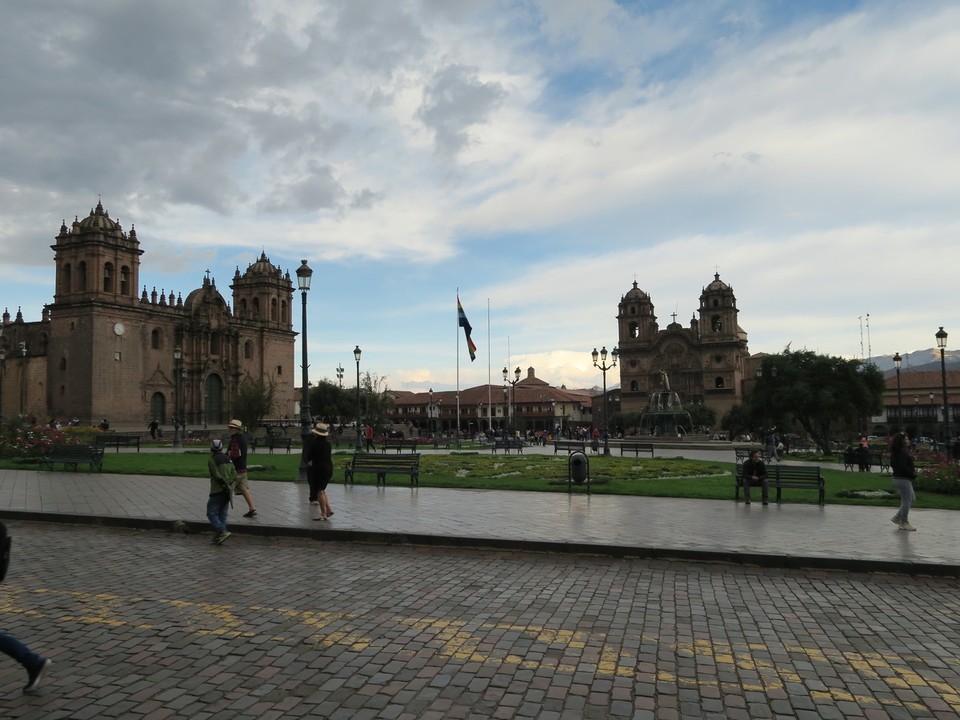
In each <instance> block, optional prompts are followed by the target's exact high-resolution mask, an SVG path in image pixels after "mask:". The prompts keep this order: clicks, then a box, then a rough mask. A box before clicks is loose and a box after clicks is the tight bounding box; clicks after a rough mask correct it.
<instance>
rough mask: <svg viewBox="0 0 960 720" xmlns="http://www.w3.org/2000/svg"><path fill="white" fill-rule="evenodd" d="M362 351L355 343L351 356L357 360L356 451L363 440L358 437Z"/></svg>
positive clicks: (359, 448) (361, 446)
mask: <svg viewBox="0 0 960 720" xmlns="http://www.w3.org/2000/svg"><path fill="white" fill-rule="evenodd" d="M361 352H363V351H362V350H361V349H360V346H359V345H357V346H356V347H355V348H354V349H353V357H354V359H355V360H356V361H357V452H363V441H362V440H361V439H360V353H361Z"/></svg>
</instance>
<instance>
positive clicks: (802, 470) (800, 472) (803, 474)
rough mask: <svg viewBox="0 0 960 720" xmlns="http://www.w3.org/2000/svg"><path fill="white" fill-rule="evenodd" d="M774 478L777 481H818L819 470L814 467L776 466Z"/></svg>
mask: <svg viewBox="0 0 960 720" xmlns="http://www.w3.org/2000/svg"><path fill="white" fill-rule="evenodd" d="M774 477H776V478H777V480H820V481H821V482H822V481H823V476H822V475H821V474H820V468H819V467H818V466H816V465H809V466H808V465H800V466H798V465H778V466H777V468H776V473H775V475H774Z"/></svg>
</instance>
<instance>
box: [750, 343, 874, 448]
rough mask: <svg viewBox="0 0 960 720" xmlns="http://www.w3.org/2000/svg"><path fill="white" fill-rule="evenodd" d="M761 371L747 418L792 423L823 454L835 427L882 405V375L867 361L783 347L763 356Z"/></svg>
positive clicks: (852, 420) (773, 422)
mask: <svg viewBox="0 0 960 720" xmlns="http://www.w3.org/2000/svg"><path fill="white" fill-rule="evenodd" d="M762 371H763V372H762V376H761V377H759V378H758V380H757V384H756V387H755V389H754V392H753V394H752V395H751V396H750V401H749V404H750V406H751V408H750V414H751V415H752V416H753V417H754V418H757V417H762V418H764V422H765V423H766V424H769V425H776V424H778V422H779V420H780V419H781V418H786V417H789V418H793V419H795V420H796V421H797V423H799V424H800V426H802V427H803V429H804V430H805V431H806V432H807V433H808V434H809V435H810V437H811V438H812V439H813V441H814V443H816V446H817V447H818V448H819V449H820V451H821V452H823V453H825V454H828V453H829V452H830V441H831V440H832V439H833V434H834V432H835V431H836V430H837V429H838V428H839V427H841V426H842V425H844V424H847V425H851V426H856V425H857V424H858V422H859V419H860V418H863V417H867V416H869V415H875V414H877V413H878V412H879V411H880V409H881V407H882V398H883V374H882V373H881V372H880V371H879V370H878V369H877V367H876V366H875V365H873V364H872V363H864V362H861V361H860V360H846V359H844V358H839V357H831V356H828V355H818V354H817V353H814V352H812V351H809V350H801V351H795V352H794V351H791V350H789V349H787V350H785V351H784V352H783V353H781V354H779V355H771V356H769V357H767V358H765V359H764V360H763V364H762ZM781 429H783V428H781Z"/></svg>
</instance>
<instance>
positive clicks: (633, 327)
mask: <svg viewBox="0 0 960 720" xmlns="http://www.w3.org/2000/svg"><path fill="white" fill-rule="evenodd" d="M630 337H632V338H638V337H640V326H639V325H637V323H635V322H633V323H630Z"/></svg>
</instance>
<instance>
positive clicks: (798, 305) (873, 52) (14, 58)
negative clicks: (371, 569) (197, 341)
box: [0, 0, 960, 390]
mask: <svg viewBox="0 0 960 720" xmlns="http://www.w3.org/2000/svg"><path fill="white" fill-rule="evenodd" d="M4 31H5V32H4V42H3V43H2V44H0V63H2V66H3V68H4V71H3V73H2V74H0V280H2V286H0V288H2V289H0V305H2V306H5V307H8V308H9V309H10V312H11V313H15V312H16V309H17V308H18V307H22V309H23V313H24V315H25V317H26V319H27V320H38V319H39V317H40V312H41V308H42V307H43V305H44V304H45V303H49V302H51V301H52V299H53V283H54V277H53V261H52V258H53V254H52V251H51V249H50V245H51V244H52V243H53V241H54V237H55V236H56V234H57V233H58V231H59V228H60V223H61V222H62V221H63V220H66V221H67V223H68V224H69V222H70V221H72V220H73V218H74V216H76V215H79V216H80V218H81V219H82V218H83V217H85V216H86V215H87V214H88V213H89V212H90V209H91V208H92V207H93V206H95V205H96V204H97V201H98V198H99V197H101V196H102V199H103V205H104V207H105V208H106V209H107V210H108V211H109V212H110V214H111V216H112V217H114V218H119V220H120V222H121V224H122V225H123V227H124V229H126V230H129V227H130V225H131V224H134V225H135V226H136V229H137V234H138V237H139V239H140V242H141V249H143V250H144V255H143V256H142V262H143V264H142V266H141V271H140V272H141V274H140V280H141V285H145V286H146V287H147V289H148V291H149V290H151V289H152V288H154V287H156V289H157V290H158V291H159V290H161V289H163V290H165V291H167V292H170V291H173V292H175V293H180V294H182V295H183V296H186V294H187V293H188V292H189V291H190V290H191V289H193V288H195V287H198V286H199V285H200V283H201V281H202V278H203V274H204V270H206V269H209V270H210V271H211V274H212V276H213V278H214V279H215V280H216V282H217V286H218V288H219V289H220V290H221V292H222V293H223V294H224V295H225V297H226V298H227V299H228V301H229V300H230V290H229V285H230V282H231V279H232V277H233V273H234V270H235V269H236V268H237V267H239V268H240V269H241V271H242V270H244V269H245V268H246V267H247V265H249V264H250V263H252V262H254V261H255V260H256V259H257V257H258V256H259V255H260V253H261V252H266V254H267V255H268V257H269V258H270V259H271V261H272V262H273V263H274V264H276V265H279V266H280V267H281V268H283V269H284V270H289V271H290V273H291V274H293V273H294V271H295V270H296V268H297V266H298V265H299V264H300V259H301V258H306V259H307V260H308V262H309V263H310V265H311V267H312V268H313V269H314V280H313V288H312V289H311V291H310V293H309V309H310V318H309V321H308V328H307V329H308V341H309V342H308V352H309V357H310V377H311V380H313V381H317V380H320V379H324V378H326V379H334V377H335V373H334V369H335V368H336V366H337V365H338V364H342V365H343V366H344V367H345V368H347V378H348V379H349V378H351V377H352V376H353V374H355V371H356V369H355V365H354V362H353V354H352V350H353V348H354V346H355V345H358V344H359V345H360V347H361V348H362V350H363V357H362V363H361V369H362V370H363V371H367V370H369V371H371V372H373V373H376V374H378V375H379V376H381V377H385V378H386V380H387V384H388V386H390V387H391V388H399V389H410V390H416V389H426V388H428V387H433V388H434V389H449V388H453V387H456V384H457V368H458V363H457V351H458V343H459V360H460V362H459V365H460V369H459V382H460V386H461V387H468V386H471V385H475V384H480V383H484V382H486V381H487V378H488V370H489V371H492V379H493V381H494V382H499V379H500V376H501V372H500V369H501V368H502V367H503V366H504V365H509V366H510V367H516V366H520V367H522V368H526V367H528V366H534V367H535V368H536V371H537V375H538V376H539V377H541V378H543V379H544V380H547V381H548V382H550V383H551V384H555V385H560V384H566V385H567V386H568V387H586V386H594V385H598V384H599V383H600V375H599V372H598V371H597V370H595V369H594V368H593V367H592V363H591V361H590V351H591V350H592V349H593V348H594V347H598V348H599V347H600V346H603V345H606V346H607V348H608V349H609V348H612V347H613V346H614V345H615V344H616V342H617V325H616V320H615V316H616V311H617V303H618V302H619V300H620V298H621V296H622V295H623V294H624V293H625V292H627V291H628V290H629V289H630V288H631V287H632V285H633V283H634V281H636V282H637V284H638V285H639V286H640V287H641V288H642V289H643V290H645V291H647V292H648V293H649V294H650V295H651V298H652V300H653V303H654V305H655V308H656V312H657V315H658V317H659V321H660V326H661V327H665V326H666V325H667V324H668V323H669V322H670V320H671V315H672V314H673V313H674V312H675V313H677V318H678V320H679V321H680V322H682V323H683V324H684V325H686V324H687V323H688V322H689V320H690V318H691V316H692V315H693V314H694V312H695V310H696V308H697V305H698V299H699V296H700V292H701V290H702V288H703V287H704V286H705V285H706V284H708V283H709V282H710V281H711V280H712V279H713V276H714V273H716V272H719V274H720V277H721V279H722V280H724V281H725V282H727V283H729V284H730V285H731V286H732V287H733V289H734V292H735V293H736V296H737V301H738V306H739V308H740V324H741V326H742V327H743V328H744V329H745V330H746V331H747V332H748V333H749V347H750V351H751V352H754V353H756V352H778V351H780V350H782V349H783V348H784V346H786V345H787V344H788V343H790V344H791V347H792V348H793V349H799V348H807V349H810V350H815V351H818V352H822V353H828V354H831V355H842V356H847V357H861V356H869V355H882V354H892V353H893V352H897V351H899V352H900V353H901V354H903V353H907V352H912V351H919V350H922V349H926V348H930V347H933V346H934V344H935V341H934V333H935V332H936V331H937V328H938V327H939V326H940V325H943V326H945V328H946V330H947V331H948V332H951V342H950V344H952V345H957V344H960V322H957V320H958V316H960V313H958V311H957V303H956V295H957V290H956V288H957V265H958V261H960V250H958V249H957V238H958V230H960V218H958V207H960V205H958V198H960V130H958V128H960V63H958V62H957V49H958V48H960V5H958V4H957V3H955V2H936V1H935V0H926V1H925V2H922V3H919V2H911V1H909V0H905V1H903V2H869V1H866V2H851V1H847V2H844V1H843V0H823V1H817V0H806V1H803V2H801V1H799V0H798V1H789V0H782V1H772V0H771V1H769V2H761V1H759V0H758V1H756V2H751V1H749V0H736V1H730V2H727V1H725V0H691V1H690V2H684V1H682V0H676V1H664V2H656V1H654V0H650V1H639V0H638V1H636V2H628V1H623V2H619V3H618V2H611V1H608V0H518V1H512V0H419V1H417V0H330V1H327V0H263V1H262V2H261V1H260V0H201V1H199V2H198V1H196V0H190V1H189V2H186V1H183V0H55V1H54V0H30V1H29V2H28V1H27V0H22V1H20V0H17V1H15V2H12V3H8V4H7V5H6V8H5V12H4ZM458 288H459V293H460V298H461V301H462V302H463V305H464V308H465V310H466V312H467V315H468V317H469V319H470V322H471V323H472V324H473V328H474V332H473V337H474V341H475V342H476V343H477V345H478V346H479V354H478V357H477V360H476V362H474V363H471V362H470V361H469V358H468V357H467V354H466V349H465V346H464V344H463V339H462V334H458V328H457V324H456V294H457V289H458ZM295 299H296V303H295V308H296V311H297V312H296V317H295V321H294V329H295V330H297V331H299V330H300V318H299V309H300V304H299V295H297V297H296V298H295ZM868 315H869V318H868V317H867V316H868ZM954 338H955V340H954ZM296 357H297V358H298V364H299V357H300V354H299V347H298V349H297V356H296ZM297 373H298V375H297V376H298V377H299V369H298V371H297Z"/></svg>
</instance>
